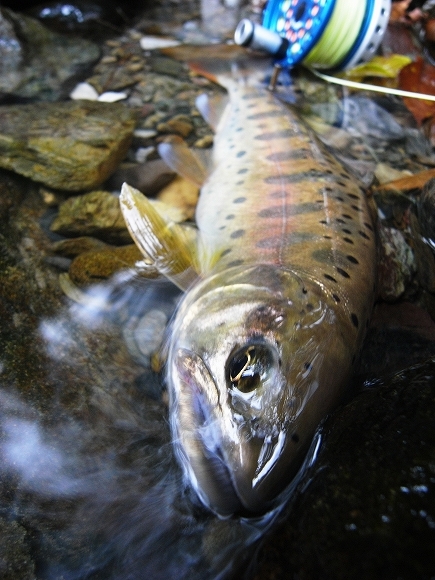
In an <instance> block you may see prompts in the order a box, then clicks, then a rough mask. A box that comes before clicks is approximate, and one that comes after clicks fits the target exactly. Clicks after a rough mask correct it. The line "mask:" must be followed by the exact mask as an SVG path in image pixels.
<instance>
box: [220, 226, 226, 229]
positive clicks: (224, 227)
mask: <svg viewBox="0 0 435 580" xmlns="http://www.w3.org/2000/svg"><path fill="white" fill-rule="evenodd" d="M226 227H227V226H221V227H220V228H219V229H220V230H224V229H226Z"/></svg>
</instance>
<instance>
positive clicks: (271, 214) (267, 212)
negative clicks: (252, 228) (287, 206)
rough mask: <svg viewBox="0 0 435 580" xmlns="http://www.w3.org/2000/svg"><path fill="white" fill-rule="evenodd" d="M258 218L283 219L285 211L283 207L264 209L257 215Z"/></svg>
mask: <svg viewBox="0 0 435 580" xmlns="http://www.w3.org/2000/svg"><path fill="white" fill-rule="evenodd" d="M257 215H258V217H260V218H276V217H281V216H282V215H283V211H282V208H281V207H279V206H278V207H276V206H275V207H268V208H266V209H262V210H261V211H259V212H258V213H257Z"/></svg>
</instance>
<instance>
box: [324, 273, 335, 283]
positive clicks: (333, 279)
mask: <svg viewBox="0 0 435 580" xmlns="http://www.w3.org/2000/svg"><path fill="white" fill-rule="evenodd" d="M323 276H324V277H325V278H326V279H327V280H331V282H337V280H336V279H335V278H333V277H332V276H330V275H329V274H323Z"/></svg>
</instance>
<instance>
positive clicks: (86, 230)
mask: <svg viewBox="0 0 435 580" xmlns="http://www.w3.org/2000/svg"><path fill="white" fill-rule="evenodd" d="M50 229H51V231H53V232H56V233H58V234H62V235H64V236H95V237H96V238H99V239H102V240H104V241H106V242H112V243H113V242H115V243H116V242H118V243H119V242H121V243H123V242H124V243H125V242H128V241H131V238H130V235H129V234H128V232H127V228H126V225H125V221H124V218H123V217H122V213H121V209H120V207H119V200H118V198H117V197H116V196H115V195H112V194H111V193H109V192H108V191H91V192H89V193H85V194H84V195H78V196H74V197H70V198H69V199H67V200H66V201H64V202H63V203H62V204H61V205H60V206H59V213H58V215H57V216H56V218H55V219H54V221H53V223H52V224H51V226H50Z"/></svg>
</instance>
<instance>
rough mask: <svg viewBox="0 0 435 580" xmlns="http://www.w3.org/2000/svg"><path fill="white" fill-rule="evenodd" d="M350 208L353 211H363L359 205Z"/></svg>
mask: <svg viewBox="0 0 435 580" xmlns="http://www.w3.org/2000/svg"><path fill="white" fill-rule="evenodd" d="M350 207H351V208H352V209H354V210H355V211H362V209H361V208H360V207H358V206H357V205H351V206H350Z"/></svg>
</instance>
